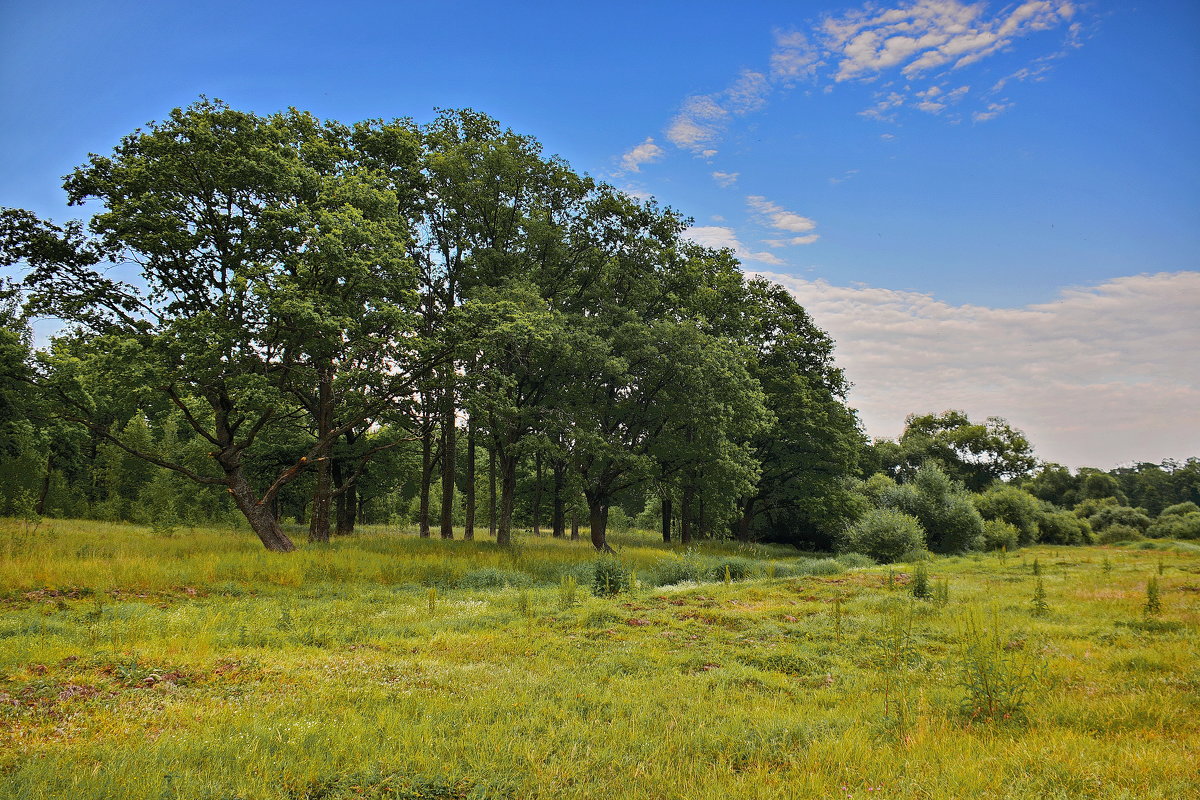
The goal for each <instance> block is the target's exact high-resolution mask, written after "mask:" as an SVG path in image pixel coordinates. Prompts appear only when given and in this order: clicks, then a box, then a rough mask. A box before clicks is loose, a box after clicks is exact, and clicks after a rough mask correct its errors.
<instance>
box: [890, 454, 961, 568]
mask: <svg viewBox="0 0 1200 800" xmlns="http://www.w3.org/2000/svg"><path fill="white" fill-rule="evenodd" d="M879 503H880V505H881V506H882V507H884V508H893V509H896V510H897V511H903V512H904V513H906V514H908V515H910V516H912V517H915V518H916V519H917V521H918V522H919V523H920V524H921V527H922V528H923V529H924V531H925V533H926V538H927V546H928V547H929V549H930V550H933V551H935V552H939V553H964V552H967V551H968V550H977V549H979V547H980V546H981V545H982V543H983V517H981V516H979V512H978V511H977V510H976V509H975V506H974V505H973V504H972V503H971V499H970V495H969V494H967V491H966V489H964V488H963V487H962V484H960V483H958V482H957V481H953V480H951V479H950V476H949V475H947V474H946V473H945V472H944V471H942V469H941V468H940V467H938V466H937V465H935V464H926V465H925V466H923V467H921V468H920V469H919V470H917V474H916V476H915V477H914V478H913V481H912V483H909V484H903V485H901V486H897V487H895V488H894V489H888V490H885V491H884V492H883V493H882V494H881V495H880V500H879Z"/></svg>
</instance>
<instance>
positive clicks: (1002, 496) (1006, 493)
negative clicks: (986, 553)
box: [972, 485, 1041, 549]
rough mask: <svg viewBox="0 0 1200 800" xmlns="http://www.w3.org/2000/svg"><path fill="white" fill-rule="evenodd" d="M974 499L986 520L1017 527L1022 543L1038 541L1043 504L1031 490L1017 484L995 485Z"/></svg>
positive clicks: (1019, 539) (976, 506) (1029, 543)
mask: <svg viewBox="0 0 1200 800" xmlns="http://www.w3.org/2000/svg"><path fill="white" fill-rule="evenodd" d="M972 501H973V502H974V503H975V508H977V509H979V513H980V515H981V516H982V517H983V518H984V519H985V520H999V521H1002V522H1007V523H1008V524H1010V525H1012V526H1013V527H1014V528H1016V529H1017V537H1018V541H1019V543H1020V544H1021V545H1031V544H1034V543H1035V542H1037V541H1038V538H1039V537H1038V517H1039V512H1040V510H1041V504H1040V503H1039V502H1038V499H1037V498H1036V497H1034V496H1033V495H1031V494H1030V493H1029V492H1026V491H1024V490H1022V489H1018V488H1017V487H1015V486H1008V485H1003V486H993V487H991V488H990V489H988V490H987V491H986V492H984V493H983V494H978V495H975V496H974V497H972ZM993 549H994V548H993Z"/></svg>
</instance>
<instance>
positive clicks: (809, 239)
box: [763, 233, 821, 248]
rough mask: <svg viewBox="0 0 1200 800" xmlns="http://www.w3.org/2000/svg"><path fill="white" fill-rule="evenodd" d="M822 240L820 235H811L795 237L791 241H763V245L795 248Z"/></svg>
mask: <svg viewBox="0 0 1200 800" xmlns="http://www.w3.org/2000/svg"><path fill="white" fill-rule="evenodd" d="M820 238H821V234H819V233H810V234H808V235H807V236H793V237H791V238H790V239H763V244H765V245H766V246H767V247H776V248H779V247H794V246H796V245H799V244H812V243H813V242H815V241H816V240H817V239H820Z"/></svg>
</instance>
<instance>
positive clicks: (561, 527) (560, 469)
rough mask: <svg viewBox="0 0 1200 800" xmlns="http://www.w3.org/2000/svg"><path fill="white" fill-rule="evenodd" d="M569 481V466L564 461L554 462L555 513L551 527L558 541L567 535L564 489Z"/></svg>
mask: <svg viewBox="0 0 1200 800" xmlns="http://www.w3.org/2000/svg"><path fill="white" fill-rule="evenodd" d="M566 481H567V465H566V464H564V463H563V462H562V461H555V462H554V511H553V515H552V519H551V522H550V524H551V527H552V528H553V534H552V535H553V536H554V538H556V539H561V538H563V536H564V535H566V525H565V518H564V514H563V510H564V507H565V505H566V504H565V503H564V500H563V488H564V487H565V484H566Z"/></svg>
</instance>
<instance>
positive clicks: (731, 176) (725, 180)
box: [712, 172, 739, 189]
mask: <svg viewBox="0 0 1200 800" xmlns="http://www.w3.org/2000/svg"><path fill="white" fill-rule="evenodd" d="M738 175H739V173H737V172H714V173H713V174H712V177H713V180H714V181H716V182H717V185H718V186H720V187H721V188H722V189H728V188H729V187H730V186H733V185H734V184H735V183H737V179H738Z"/></svg>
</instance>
